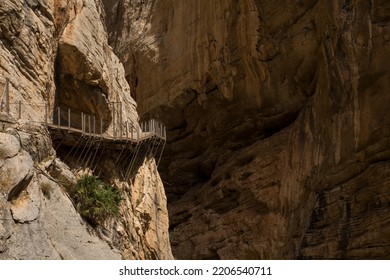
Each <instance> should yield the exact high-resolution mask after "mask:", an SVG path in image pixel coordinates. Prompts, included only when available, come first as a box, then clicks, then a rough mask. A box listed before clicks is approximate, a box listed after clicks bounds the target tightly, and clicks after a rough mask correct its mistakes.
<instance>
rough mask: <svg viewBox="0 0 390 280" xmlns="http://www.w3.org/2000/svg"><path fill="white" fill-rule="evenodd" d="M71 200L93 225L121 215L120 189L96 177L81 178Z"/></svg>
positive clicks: (86, 176) (85, 176)
mask: <svg viewBox="0 0 390 280" xmlns="http://www.w3.org/2000/svg"><path fill="white" fill-rule="evenodd" d="M71 198H72V200H73V202H74V203H75V206H76V209H77V210H78V211H79V213H80V215H81V216H82V217H83V218H85V219H86V220H87V221H88V222H90V223H92V224H96V223H98V222H101V221H104V220H105V219H107V218H109V217H113V216H116V215H117V214H118V213H119V204H120V201H121V196H120V193H119V191H118V189H117V188H116V187H115V186H111V185H108V184H105V183H103V182H102V181H100V180H98V179H97V178H95V177H94V176H89V175H84V176H83V177H81V178H80V179H79V180H78V181H77V184H76V188H75V190H74V191H73V192H72V193H71Z"/></svg>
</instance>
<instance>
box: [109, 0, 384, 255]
mask: <svg viewBox="0 0 390 280" xmlns="http://www.w3.org/2000/svg"><path fill="white" fill-rule="evenodd" d="M104 3H105V4H106V9H107V12H106V13H107V15H108V18H107V26H108V30H109V33H110V44H111V45H112V46H113V48H114V51H115V52H116V53H117V55H118V56H119V58H120V59H121V61H123V63H124V68H125V71H126V78H127V80H128V81H129V83H130V87H131V88H132V91H133V92H134V93H135V96H136V101H137V103H138V110H139V112H140V114H141V115H142V116H143V117H145V116H148V115H152V116H155V117H157V118H160V119H161V120H163V121H164V122H165V123H166V124H167V125H168V127H169V131H168V145H167V149H166V153H165V155H166V156H165V157H164V159H163V161H162V165H161V170H162V176H163V178H164V180H165V181H167V182H168V183H169V185H168V184H167V194H168V203H169V209H170V216H171V241H172V249H173V253H174V256H175V257H177V258H185V259H187V258H194V259H198V258H203V259H210V258H223V259H232V258H243V259H251V258H388V256H389V252H390V244H389V232H390V228H389V219H390V212H389V207H388V206H389V188H388V184H389V174H388V172H387V170H388V167H389V159H390V149H389V147H390V146H389V139H390V115H389V110H388V108H389V104H390V99H389V94H388V93H387V92H388V90H389V70H388V66H387V62H386V61H387V58H388V54H389V53H390V52H389V48H390V45H389V36H390V35H389V34H390V24H389V19H390V9H389V7H390V6H389V4H388V3H387V2H386V1H379V0H378V1H377V0H375V1H374V0H373V1H347V0H335V1H327V0H303V1H286V0H278V1H262V0H256V1H255V0H243V1H206V0H188V1H159V0H155V1H131V0H120V1H110V0H106V1H104Z"/></svg>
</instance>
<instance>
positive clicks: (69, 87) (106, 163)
mask: <svg viewBox="0 0 390 280" xmlns="http://www.w3.org/2000/svg"><path fill="white" fill-rule="evenodd" d="M104 22H105V13H104V9H103V5H102V2H101V1H100V0H96V1H95V0H26V1H24V0H6V1H1V3H0V90H1V91H0V98H1V99H0V100H1V104H2V106H1V108H2V113H0V220H1V224H0V259H120V258H123V259H171V258H172V253H171V249H170V244H169V237H168V214H167V209H166V197H165V191H164V188H163V185H162V182H161V179H160V176H159V174H158V172H157V168H156V163H155V161H154V160H153V159H152V158H151V157H149V155H146V157H145V159H144V161H143V162H141V163H140V166H139V169H138V170H136V172H135V175H134V177H133V178H131V179H130V180H125V179H123V176H122V175H121V174H120V172H119V171H120V169H119V168H118V166H117V165H116V164H117V162H118V161H117V156H118V155H117V154H116V153H115V152H112V151H103V152H102V156H101V163H100V166H99V168H100V170H101V174H102V175H101V177H102V178H103V179H104V180H105V181H106V182H108V183H110V184H115V185H116V186H117V187H118V188H119V190H120V192H121V194H122V201H121V205H120V215H119V216H118V217H114V218H111V219H109V220H107V221H106V222H104V223H101V224H99V225H94V226H93V227H92V226H91V225H89V224H88V223H87V222H86V221H84V220H83V219H82V218H81V217H80V215H79V213H77V211H76V210H75V207H74V205H73V204H72V202H71V200H70V199H69V195H68V193H69V192H70V191H71V190H72V188H74V186H75V184H76V180H77V178H78V177H79V176H81V175H82V174H84V173H91V168H88V167H87V168H85V166H80V165H78V162H76V161H72V158H71V157H70V158H68V160H67V161H66V163H64V158H65V157H63V154H62V155H61V153H60V150H58V151H56V150H55V149H54V148H58V147H59V146H60V145H59V144H58V143H56V145H54V144H53V142H52V139H51V137H50V134H49V132H48V130H47V128H46V127H45V126H44V125H43V124H41V123H42V122H44V120H45V109H44V108H45V106H44V104H45V103H47V104H48V105H49V106H48V107H49V112H48V113H49V115H52V113H53V111H54V108H56V106H61V107H62V108H72V109H74V110H78V111H83V112H85V113H88V114H91V115H94V116H96V117H98V118H101V119H103V121H104V122H105V126H104V129H105V130H106V131H109V130H110V129H112V123H111V122H112V118H113V114H114V113H113V112H112V111H113V108H112V104H113V102H115V103H116V104H119V102H121V103H120V104H121V106H122V111H121V112H122V113H123V115H122V116H121V118H123V121H128V122H131V123H133V124H134V125H135V126H136V127H137V126H138V114H137V112H136V103H135V102H134V100H133V99H132V97H131V94H130V87H129V85H128V83H127V81H126V79H125V74H124V69H123V66H122V64H121V62H120V61H119V59H118V58H117V57H116V55H115V54H114V53H113V51H112V49H111V47H110V46H109V45H108V40H107V38H108V37H107V32H106V27H105V25H104ZM6 79H8V80H9V84H10V86H9V87H10V102H11V105H10V107H11V116H9V115H8V114H5V113H4V107H5V106H4V102H5V97H4V93H5V80H6ZM19 102H20V103H19ZM18 104H21V106H22V108H23V109H22V118H21V119H17V118H18V117H17V114H15V108H16V106H17V105H18ZM117 113H118V112H117ZM54 115H55V114H54ZM60 144H61V143H60ZM70 149H71V147H70V146H66V145H65V144H63V145H62V146H61V152H62V153H64V154H66V153H68V151H69V150H70ZM95 175H96V174H95Z"/></svg>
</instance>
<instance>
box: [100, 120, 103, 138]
mask: <svg viewBox="0 0 390 280" xmlns="http://www.w3.org/2000/svg"><path fill="white" fill-rule="evenodd" d="M100 135H103V119H102V118H100Z"/></svg>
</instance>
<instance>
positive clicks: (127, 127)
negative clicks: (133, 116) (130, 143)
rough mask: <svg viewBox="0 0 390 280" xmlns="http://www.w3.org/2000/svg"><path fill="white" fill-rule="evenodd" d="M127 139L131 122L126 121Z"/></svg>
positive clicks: (127, 138)
mask: <svg viewBox="0 0 390 280" xmlns="http://www.w3.org/2000/svg"><path fill="white" fill-rule="evenodd" d="M126 140H129V124H128V122H127V121H126Z"/></svg>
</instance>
